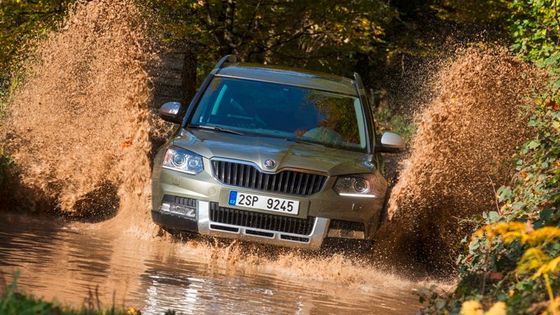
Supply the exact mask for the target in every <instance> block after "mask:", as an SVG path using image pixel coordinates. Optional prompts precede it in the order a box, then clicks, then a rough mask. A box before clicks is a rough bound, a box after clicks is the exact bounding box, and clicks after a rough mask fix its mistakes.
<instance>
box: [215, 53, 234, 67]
mask: <svg viewBox="0 0 560 315" xmlns="http://www.w3.org/2000/svg"><path fill="white" fill-rule="evenodd" d="M232 62H237V57H236V56H235V55H225V56H223V57H222V59H220V61H218V63H217V64H216V66H215V67H214V70H219V69H222V68H223V67H224V64H226V63H232Z"/></svg>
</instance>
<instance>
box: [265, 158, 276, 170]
mask: <svg viewBox="0 0 560 315" xmlns="http://www.w3.org/2000/svg"><path fill="white" fill-rule="evenodd" d="M275 166H276V162H275V161H274V160H271V159H268V160H265V161H264V167H266V168H268V169H273V168H274V167H275Z"/></svg>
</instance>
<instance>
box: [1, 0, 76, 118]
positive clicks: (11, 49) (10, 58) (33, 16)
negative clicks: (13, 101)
mask: <svg viewBox="0 0 560 315" xmlns="http://www.w3.org/2000/svg"><path fill="white" fill-rule="evenodd" d="M73 1H74V0H37V1H26V0H3V1H1V4H0V69H2V70H3V71H0V90H2V89H6V88H7V84H9V79H10V71H7V70H9V69H12V68H13V66H14V63H15V60H14V59H15V58H16V57H17V56H18V55H20V54H23V53H25V52H26V51H27V49H28V46H29V39H31V38H33V37H36V36H40V35H42V34H45V33H46V32H47V31H48V30H49V29H50V28H51V27H52V26H53V25H54V23H55V22H56V21H59V20H60V19H61V18H62V17H63V16H64V14H65V12H66V8H67V7H68V4H70V3H72V2H73ZM0 110H1V109H0Z"/></svg>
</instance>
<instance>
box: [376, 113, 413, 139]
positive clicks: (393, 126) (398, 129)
mask: <svg viewBox="0 0 560 315" xmlns="http://www.w3.org/2000/svg"><path fill="white" fill-rule="evenodd" d="M375 119H376V121H377V123H378V125H377V126H376V127H377V129H378V131H379V134H383V132H385V131H391V132H395V133H397V134H399V135H400V136H401V137H402V138H403V140H404V141H405V142H406V143H408V142H409V141H410V140H411V139H412V136H413V135H414V133H415V132H416V125H415V124H414V123H413V122H412V121H411V119H410V118H409V117H407V116H405V115H402V114H398V113H395V111H393V110H391V108H389V106H387V105H381V106H379V107H378V108H377V109H376V112H375Z"/></svg>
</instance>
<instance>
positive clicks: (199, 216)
mask: <svg viewBox="0 0 560 315" xmlns="http://www.w3.org/2000/svg"><path fill="white" fill-rule="evenodd" d="M195 209H196V212H195V213H196V216H195V217H187V216H186V215H185V214H183V213H179V212H171V211H163V210H161V209H159V210H152V219H153V220H154V222H155V223H156V224H158V225H160V226H164V227H166V228H168V229H172V230H177V231H188V232H194V233H198V234H201V235H207V236H215V237H221V238H230V239H241V240H248V241H254V242H259V243H265V244H271V245H279V246H286V247H297V248H309V249H318V248H320V247H321V244H322V242H323V239H324V238H325V236H326V234H327V232H328V227H329V222H330V220H329V219H327V218H314V219H313V220H312V221H313V223H312V224H313V227H312V228H311V231H310V233H306V234H296V233H289V232H283V231H275V230H272V229H262V228H258V227H249V226H243V225H236V224H229V223H224V222H223V220H222V222H220V221H218V220H212V219H211V215H210V211H211V210H210V203H209V202H208V201H200V200H198V201H196V208H195Z"/></svg>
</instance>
